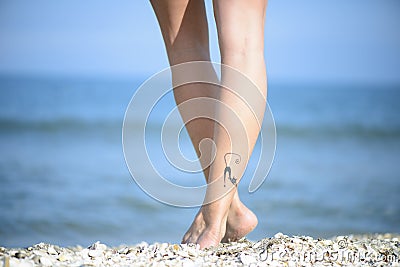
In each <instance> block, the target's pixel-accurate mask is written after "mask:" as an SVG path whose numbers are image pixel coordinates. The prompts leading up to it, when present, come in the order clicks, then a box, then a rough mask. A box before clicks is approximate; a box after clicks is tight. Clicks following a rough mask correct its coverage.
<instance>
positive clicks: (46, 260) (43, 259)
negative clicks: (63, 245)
mask: <svg viewBox="0 0 400 267" xmlns="http://www.w3.org/2000/svg"><path fill="white" fill-rule="evenodd" d="M40 263H41V264H42V265H43V266H52V265H53V262H52V261H51V260H50V259H49V258H46V257H41V258H40Z"/></svg>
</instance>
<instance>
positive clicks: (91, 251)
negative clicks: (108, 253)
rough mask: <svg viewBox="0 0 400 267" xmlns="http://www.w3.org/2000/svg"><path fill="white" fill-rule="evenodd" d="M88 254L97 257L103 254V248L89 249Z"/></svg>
mask: <svg viewBox="0 0 400 267" xmlns="http://www.w3.org/2000/svg"><path fill="white" fill-rule="evenodd" d="M88 255H89V256H90V257H92V258H97V257H100V256H103V250H93V249H89V252H88Z"/></svg>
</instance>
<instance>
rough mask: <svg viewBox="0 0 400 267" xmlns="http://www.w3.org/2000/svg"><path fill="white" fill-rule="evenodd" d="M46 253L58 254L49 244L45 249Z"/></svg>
mask: <svg viewBox="0 0 400 267" xmlns="http://www.w3.org/2000/svg"><path fill="white" fill-rule="evenodd" d="M47 253H48V254H49V255H57V254H58V253H57V251H56V250H55V249H54V247H53V246H49V248H48V249H47Z"/></svg>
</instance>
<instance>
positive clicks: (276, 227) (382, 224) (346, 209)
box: [0, 75, 400, 247]
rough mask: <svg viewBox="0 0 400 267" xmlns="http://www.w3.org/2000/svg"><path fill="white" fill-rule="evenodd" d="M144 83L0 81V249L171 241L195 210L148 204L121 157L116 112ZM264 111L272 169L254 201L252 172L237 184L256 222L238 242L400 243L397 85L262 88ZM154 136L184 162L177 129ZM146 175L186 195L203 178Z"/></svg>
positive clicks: (152, 124)
mask: <svg viewBox="0 0 400 267" xmlns="http://www.w3.org/2000/svg"><path fill="white" fill-rule="evenodd" d="M148 78H149V77H146V76H138V77H132V78H131V79H123V80H122V79H106V78H102V77H99V78H73V77H72V78H71V77H69V78H66V77H45V76H37V77H35V76H15V75H14V76H12V75H9V76H6V75H3V76H1V77H0V246H6V247H26V246H30V245H32V244H35V243H39V242H47V243H53V244H57V245H61V246H72V245H82V246H88V245H90V244H92V243H94V242H96V241H101V242H102V243H105V244H107V245H110V246H114V245H119V244H132V245H133V244H137V243H140V242H142V241H145V242H148V243H153V242H170V243H179V242H180V241H181V238H182V236H183V234H184V233H185V231H186V230H187V229H188V227H189V226H190V224H191V222H192V219H193V217H194V216H195V214H196V212H197V210H198V208H197V207H194V208H188V207H186V208H182V207H175V206H173V205H167V204H165V203H162V202H160V201H158V200H156V199H154V198H152V197H151V196H149V195H148V194H147V193H145V192H144V191H143V190H142V189H141V188H140V186H139V185H138V184H137V183H136V182H135V179H133V177H132V176H131V174H130V172H129V169H128V167H127V165H126V162H125V158H124V153H123V151H124V148H123V143H122V126H123V121H124V115H125V111H126V109H127V107H128V105H129V103H130V100H131V98H132V96H133V95H134V94H135V92H136V90H137V89H138V88H139V87H140V85H141V84H142V83H143V82H144V81H145V80H146V79H148ZM268 103H269V106H270V108H271V111H272V114H273V116H274V119H275V124H276V151H275V158H274V161H273V164H272V166H271V169H270V172H269V174H268V176H267V177H266V179H265V181H264V182H263V183H262V185H261V186H260V187H259V189H258V190H257V191H255V192H253V193H249V192H248V184H249V182H250V178H251V174H250V172H251V171H249V172H247V171H246V174H245V176H244V177H243V179H242V182H241V184H240V185H239V192H240V196H241V198H242V201H243V202H244V203H245V204H246V205H247V206H248V207H249V208H250V209H252V210H253V211H254V212H255V214H256V215H257V216H258V220H259V224H258V226H257V228H256V229H255V230H254V231H253V232H251V233H250V234H249V235H248V236H247V238H248V239H250V240H253V241H256V240H259V239H262V238H265V237H271V236H273V235H274V234H275V233H278V232H282V233H284V234H287V235H297V236H301V235H310V236H313V237H315V238H319V237H321V238H329V237H332V236H336V235H347V234H361V233H384V232H395V233H399V232H400V85H390V84H386V85H382V84H368V83H365V84H361V83H329V82H318V83H317V82H312V81H311V82H308V83H307V82H303V83H294V82H292V83H291V82H283V81H280V82H275V81H274V80H273V79H270V82H269V87H268ZM159 104H160V105H164V106H162V108H159V109H158V111H157V113H156V116H152V117H151V121H149V127H147V132H146V136H149V138H150V139H154V140H160V134H161V133H160V130H159V129H160V126H162V125H163V122H164V119H163V118H164V115H165V114H168V113H169V112H170V111H171V110H172V109H173V108H174V100H173V97H172V95H171V94H170V93H169V94H167V95H165V96H164V97H163V101H161V102H160V103H159ZM137 111H138V113H137V114H138V116H141V114H144V113H143V111H142V110H140V107H139V108H137ZM176 123H181V122H180V121H178V122H176ZM139 130H140V129H139V128H138V131H139ZM164 134H166V135H167V138H165V140H166V141H165V142H167V143H168V142H170V144H168V145H170V146H177V145H179V147H180V148H181V149H182V151H183V152H184V153H186V154H187V157H188V158H193V157H194V152H193V148H192V147H191V143H190V141H189V139H188V136H187V133H186V132H185V130H183V131H182V133H181V135H180V137H179V140H178V141H177V139H176V138H173V137H171V138H168V132H166V133H164ZM148 145H149V147H148V149H149V150H150V151H152V148H151V146H152V145H154V143H153V142H149V144H148ZM257 149H258V151H259V150H260V149H261V148H260V142H258V143H257V144H256V148H255V151H256V150H257ZM151 156H152V157H153V158H154V159H155V160H158V161H160V162H162V161H164V162H165V155H163V154H162V153H152V155H151ZM255 160H256V159H254V158H253V157H252V158H251V160H250V163H249V166H250V165H251V166H253V165H254V161H255ZM136 161H137V162H136V163H135V164H136V165H134V166H133V168H138V169H139V168H141V158H139V157H138V159H137V160H136ZM156 165H157V166H158V167H162V170H161V172H162V173H165V174H166V176H168V174H170V176H172V174H173V176H174V177H175V178H176V177H178V178H179V179H177V180H180V181H184V182H185V185H190V184H191V183H193V184H194V185H199V184H202V183H204V178H203V177H202V175H201V173H188V172H184V171H182V172H179V171H177V169H176V168H174V166H171V165H169V164H161V163H160V164H156ZM135 166H137V167H135ZM157 166H156V167H157ZM140 175H141V176H142V177H141V178H143V179H146V175H150V174H148V173H147V172H146V171H142V172H141V174H140ZM149 178H150V177H149ZM164 193H166V194H168V192H164Z"/></svg>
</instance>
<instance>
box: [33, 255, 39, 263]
mask: <svg viewBox="0 0 400 267" xmlns="http://www.w3.org/2000/svg"><path fill="white" fill-rule="evenodd" d="M31 260H33V262H34V263H35V264H39V262H40V256H39V255H34V256H33V257H31Z"/></svg>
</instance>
